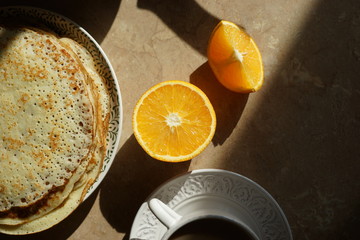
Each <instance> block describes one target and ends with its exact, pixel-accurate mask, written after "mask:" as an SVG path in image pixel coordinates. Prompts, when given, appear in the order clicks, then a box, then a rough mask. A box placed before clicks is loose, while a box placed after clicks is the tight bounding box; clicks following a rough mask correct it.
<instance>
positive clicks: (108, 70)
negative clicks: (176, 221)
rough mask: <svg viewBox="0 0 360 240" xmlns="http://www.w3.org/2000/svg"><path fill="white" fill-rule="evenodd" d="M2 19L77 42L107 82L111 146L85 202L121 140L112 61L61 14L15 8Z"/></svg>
mask: <svg viewBox="0 0 360 240" xmlns="http://www.w3.org/2000/svg"><path fill="white" fill-rule="evenodd" d="M0 18H1V19H10V20H16V19H20V21H21V22H25V24H30V25H34V24H35V25H36V24H41V25H45V26H46V27H48V28H49V29H51V30H52V31H54V32H55V33H57V34H59V35H60V36H66V37H69V38H71V39H73V40H75V41H77V42H78V43H80V44H81V45H83V46H84V47H85V48H86V49H87V50H88V51H89V52H90V53H91V55H92V56H93V59H94V62H95V64H96V68H97V70H98V72H99V73H100V75H101V76H102V77H103V78H104V79H105V80H106V84H107V87H108V90H109V93H110V95H111V102H110V107H111V113H110V124H109V131H108V134H107V140H108V147H107V151H106V157H105V160H104V164H103V167H102V169H101V173H100V175H99V176H98V178H97V180H96V181H95V182H94V184H93V185H92V186H91V187H90V188H89V190H88V192H87V194H86V196H85V199H86V198H88V197H89V196H90V195H91V193H93V192H94V190H95V189H96V188H97V187H98V186H99V184H100V183H101V181H102V180H103V178H104V177H105V175H106V173H107V172H108V170H109V168H110V166H111V164H112V162H113V160H114V158H115V155H116V153H117V150H118V145H119V141H120V135H121V129H122V117H123V113H122V103H121V94H120V87H119V84H118V81H117V78H116V75H115V72H114V70H113V68H112V66H111V64H110V61H109V60H108V58H107V56H106V54H105V53H104V51H103V50H102V49H101V47H100V45H99V44H98V43H97V42H96V41H95V39H94V38H93V37H92V36H91V35H90V34H89V33H88V32H86V31H85V30H84V29H83V28H82V27H80V26H79V25H77V24H76V23H74V22H73V21H71V20H70V19H68V18H66V17H64V16H62V15H60V14H57V13H54V12H51V11H48V10H44V9H39V8H34V7H24V6H14V7H3V8H0ZM10 20H9V21H10Z"/></svg>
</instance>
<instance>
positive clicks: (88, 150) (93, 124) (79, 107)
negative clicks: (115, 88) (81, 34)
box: [0, 27, 109, 234]
mask: <svg viewBox="0 0 360 240" xmlns="http://www.w3.org/2000/svg"><path fill="white" fill-rule="evenodd" d="M76 50H77V51H78V52H77V53H76ZM90 56H91V55H90V54H89V53H88V52H87V50H86V49H85V48H82V47H81V46H80V45H77V44H76V43H75V42H74V41H72V40H71V39H67V40H65V41H62V40H61V39H60V38H59V37H57V36H55V35H54V34H53V33H49V32H46V31H43V30H40V29H34V28H25V27H22V28H6V27H0V232H4V233H8V234H26V233H33V232H38V231H41V230H44V229H46V228H48V227H51V226H53V225H54V224H56V223H57V222H59V221H61V220H62V219H63V218H65V217H66V216H67V215H68V214H70V213H71V211H72V210H74V209H75V208H76V207H77V205H78V204H79V203H80V202H81V201H82V199H83V198H84V195H85V194H86V191H87V189H88V188H89V186H90V185H91V184H92V183H93V182H94V181H95V179H96V177H97V176H98V174H99V171H100V169H101V166H102V161H103V159H104V156H105V150H106V133H107V127H108V119H109V116H108V115H109V107H108V106H109V97H108V93H107V90H106V87H105V84H104V82H103V79H102V78H101V77H100V75H99V74H98V73H97V72H96V69H95V67H94V63H93V62H91V60H92V58H91V57H90ZM54 214H55V215H57V216H58V217H56V218H54V217H53V216H54ZM50 216H52V217H51V219H52V220H51V221H49V218H50Z"/></svg>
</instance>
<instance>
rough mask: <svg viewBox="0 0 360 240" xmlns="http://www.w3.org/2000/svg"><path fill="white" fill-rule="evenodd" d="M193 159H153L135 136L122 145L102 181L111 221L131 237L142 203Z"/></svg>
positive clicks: (104, 207)
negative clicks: (168, 160)
mask: <svg viewBox="0 0 360 240" xmlns="http://www.w3.org/2000/svg"><path fill="white" fill-rule="evenodd" d="M189 164H190V161H189V162H183V163H176V164H174V163H166V162H161V161H158V160H155V159H153V158H151V157H150V156H149V155H148V154H147V153H146V152H145V151H144V150H143V149H142V148H141V147H140V145H139V144H138V142H137V141H136V139H135V137H134V135H131V137H130V138H129V139H128V140H127V141H126V142H125V143H124V145H123V146H122V147H121V148H120V150H119V152H118V154H117V156H116V158H115V160H114V162H113V164H112V166H111V168H110V170H109V172H108V173H107V175H106V177H105V179H104V180H103V182H102V184H101V190H100V209H101V212H102V214H103V215H104V217H105V218H106V219H107V221H108V222H109V223H110V224H111V226H113V227H114V228H115V229H116V230H117V231H118V232H123V233H126V234H127V235H126V236H125V238H124V239H128V237H129V236H128V234H129V233H130V229H131V225H132V222H133V221H134V218H135V215H136V213H137V211H138V209H139V207H140V205H141V204H142V203H143V202H144V201H145V200H146V198H147V197H148V196H149V195H150V194H151V193H152V192H153V191H154V190H155V189H156V188H157V187H159V186H160V185H161V184H162V183H163V182H165V181H166V180H168V179H170V178H172V177H174V176H176V175H178V174H181V173H185V172H187V171H188V168H189Z"/></svg>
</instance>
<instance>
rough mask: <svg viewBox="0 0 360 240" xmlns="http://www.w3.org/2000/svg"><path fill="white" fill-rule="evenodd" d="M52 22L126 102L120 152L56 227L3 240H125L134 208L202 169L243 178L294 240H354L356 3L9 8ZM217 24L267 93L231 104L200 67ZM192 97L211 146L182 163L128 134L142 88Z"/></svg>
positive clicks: (113, 2) (358, 90)
mask: <svg viewBox="0 0 360 240" xmlns="http://www.w3.org/2000/svg"><path fill="white" fill-rule="evenodd" d="M0 5H2V6H6V5H30V6H37V7H41V8H45V9H49V10H53V11H56V12H58V13H60V14H63V15H65V16H67V17H68V18H70V19H72V20H74V21H75V22H77V23H78V24H79V25H81V26H82V27H83V28H85V29H86V30H87V31H88V32H89V33H90V34H92V36H93V37H94V38H95V39H96V40H97V41H98V42H99V43H100V44H101V46H102V48H103V50H104V51H105V53H106V54H107V56H108V58H109V59H110V61H111V63H112V66H113V68H114V70H115V72H116V75H117V78H118V81H119V84H120V87H121V94H122V101H123V109H124V116H123V131H122V136H121V143H120V147H119V152H118V154H117V156H116V158H115V160H114V163H113V165H112V167H111V169H110V171H109V172H108V174H107V176H106V178H105V179H104V180H103V182H102V184H101V185H100V187H99V188H98V189H97V191H95V192H94V194H93V195H92V196H91V197H90V198H89V199H87V200H86V201H85V202H84V203H83V204H81V206H80V207H79V208H78V209H77V210H76V211H75V212H74V213H73V214H71V215H70V216H69V217H68V218H66V219H65V220H64V221H63V222H61V223H59V224H58V225H57V226H55V227H53V228H51V229H49V230H47V231H44V232H41V233H38V234H33V235H29V236H6V235H2V234H0V239H5V240H6V239H52V240H57V239H71V240H78V239H87V240H93V239H117V240H119V239H128V238H129V233H130V229H131V225H132V222H133V220H134V217H135V214H136V212H137V210H138V208H139V207H140V205H141V203H142V202H143V201H144V200H145V199H146V197H147V196H148V195H149V194H150V193H151V192H152V191H154V190H155V189H156V188H157V187H158V186H159V185H161V183H163V182H164V181H166V180H168V179H169V178H172V177H174V176H176V175H179V174H182V173H185V172H187V171H191V170H194V169H202V168H219V169H225V170H230V171H233V172H236V173H239V174H242V175H244V176H246V177H248V178H250V179H252V180H254V181H255V182H257V183H258V184H260V185H261V186H262V187H264V188H265V189H266V190H267V191H268V192H269V193H270V194H271V195H272V196H273V197H274V198H275V199H276V201H277V202H278V203H279V204H280V206H281V207H282V209H283V210H284V212H285V214H286V216H287V218H288V221H289V223H290V226H291V229H292V232H293V237H294V239H299V240H306V239H327V240H332V239H334V240H335V239H358V238H357V237H358V234H357V233H356V229H357V228H358V227H359V226H360V219H359V216H360V177H359V176H360V174H359V173H360V164H359V160H360V142H359V137H360V77H359V76H360V2H359V1H357V0H349V1H336V0H329V1H325V0H308V1H298V0H274V1H267V0H224V1H206V0H197V1H195V0H174V1H170V0H168V1H165V0H88V1H85V0H62V1H48V0H46V1H44V0H33V1H25V0H23V1H17V0H12V1H7V0H2V1H1V2H0ZM220 19H226V20H230V21H232V22H235V23H237V24H238V25H240V26H242V27H244V28H245V29H246V31H247V32H248V33H249V34H250V35H251V36H252V37H253V38H254V40H255V41H256V43H257V44H258V47H259V49H260V51H261V53H262V57H263V63H264V71H265V72H264V73H265V83H264V85H263V87H262V89H261V90H260V91H259V92H256V93H251V94H246V95H244V94H235V93H233V92H230V91H228V90H226V89H225V88H223V87H222V86H221V85H219V83H218V82H217V81H216V79H215V77H214V76H213V74H212V72H211V70H210V68H209V65H208V63H207V58H206V47H207V41H208V39H209V35H210V33H211V31H212V30H213V28H214V27H215V25H216V24H217V23H218V22H219V20H220ZM165 80H183V81H188V82H191V83H193V84H195V85H197V86H198V87H200V88H201V89H202V90H203V91H204V92H205V93H206V94H207V95H208V97H209V98H210V100H211V102H212V104H213V106H214V108H215V111H216V115H217V120H218V124H217V129H216V133H215V136H214V138H213V140H212V142H211V144H210V145H209V146H208V147H207V148H206V149H205V150H204V152H202V153H201V154H200V155H199V156H197V157H196V158H194V159H192V160H191V161H187V162H184V163H176V164H171V163H164V162H160V161H156V160H154V159H152V158H151V157H149V156H148V155H147V154H146V153H145V152H144V151H143V150H142V149H141V147H140V146H139V145H138V143H137V141H136V139H135V137H134V135H133V131H132V126H131V121H132V112H133V109H134V106H135V104H136V102H137V100H138V99H139V97H140V96H141V95H142V94H143V93H144V92H145V91H146V90H147V89H148V88H150V87H151V86H153V85H154V84H156V83H159V82H161V81H165Z"/></svg>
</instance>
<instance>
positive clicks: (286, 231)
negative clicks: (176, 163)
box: [130, 169, 292, 240]
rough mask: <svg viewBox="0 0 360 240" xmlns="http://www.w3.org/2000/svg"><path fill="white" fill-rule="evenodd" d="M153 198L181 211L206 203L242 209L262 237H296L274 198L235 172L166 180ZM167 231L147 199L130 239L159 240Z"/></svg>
mask: <svg viewBox="0 0 360 240" xmlns="http://www.w3.org/2000/svg"><path fill="white" fill-rule="evenodd" d="M151 198H158V199H160V200H161V201H163V202H164V203H165V204H167V205H168V206H169V207H170V208H172V209H173V210H175V211H176V212H178V213H179V214H180V215H186V214H188V213H190V212H192V211H196V210H197V209H198V208H203V207H206V208H213V209H218V210H219V211H220V212H221V211H222V210H223V209H226V211H240V212H241V214H246V215H248V216H250V218H251V219H252V220H253V222H254V224H255V227H256V228H257V229H258V231H259V232H260V234H261V236H260V239H266V240H292V235H291V230H290V226H289V223H288V221H287V219H286V217H285V214H284V213H283V211H282V210H281V208H280V206H279V205H278V204H277V202H276V201H275V200H274V198H273V197H272V196H271V195H270V194H269V193H268V192H267V191H266V190H265V189H263V188H262V187H261V186H259V185H258V184H257V183H255V182H254V181H252V180H250V179H248V178H246V177H244V176H241V175H239V174H236V173H233V172H229V171H225V170H220V169H202V170H195V171H192V172H189V173H186V174H184V175H181V176H178V177H176V178H173V179H170V180H169V181H167V182H165V183H164V184H163V185H161V186H160V187H159V188H158V189H157V190H155V191H154V192H153V193H152V194H151V195H150V196H149V198H148V199H151ZM166 231H167V228H166V227H165V226H164V225H163V224H162V223H161V222H160V221H159V220H158V219H157V218H156V217H155V215H154V214H153V213H152V212H151V211H150V209H149V207H148V203H147V201H146V202H144V203H143V204H142V205H141V207H140V209H139V210H138V212H137V214H136V216H135V219H134V222H133V225H132V228H131V232H130V239H144V240H159V239H161V238H162V236H163V235H164V234H165V232H166Z"/></svg>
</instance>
